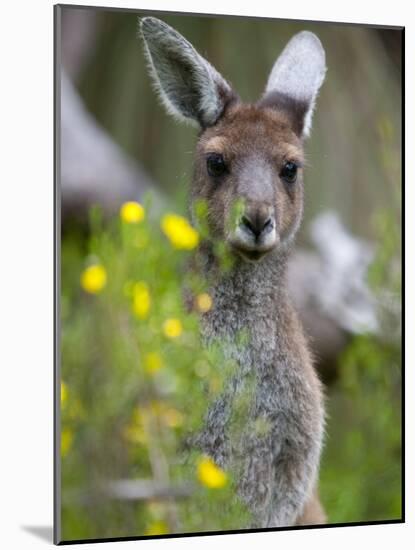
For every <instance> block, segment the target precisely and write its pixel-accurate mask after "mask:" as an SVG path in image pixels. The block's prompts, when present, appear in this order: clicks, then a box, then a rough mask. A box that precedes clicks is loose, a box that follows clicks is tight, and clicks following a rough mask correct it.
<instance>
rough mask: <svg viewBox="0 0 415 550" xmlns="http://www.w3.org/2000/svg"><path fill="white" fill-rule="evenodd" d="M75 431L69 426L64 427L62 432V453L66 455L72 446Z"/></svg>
mask: <svg viewBox="0 0 415 550" xmlns="http://www.w3.org/2000/svg"><path fill="white" fill-rule="evenodd" d="M72 441H73V432H72V430H70V429H69V428H64V429H63V430H62V432H61V455H62V456H66V455H67V454H68V451H69V449H70V448H71V446H72Z"/></svg>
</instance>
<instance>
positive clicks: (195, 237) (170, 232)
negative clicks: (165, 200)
mask: <svg viewBox="0 0 415 550" xmlns="http://www.w3.org/2000/svg"><path fill="white" fill-rule="evenodd" d="M161 228H162V230H163V232H164V234H165V235H166V237H168V239H169V240H170V242H171V243H172V245H173V246H174V247H175V248H179V249H184V250H192V249H193V248H196V246H197V245H198V244H199V233H198V232H197V231H196V229H194V228H193V227H192V226H191V225H190V223H189V222H188V221H187V220H186V218H183V217H182V216H178V215H176V214H166V215H165V216H163V219H162V220H161Z"/></svg>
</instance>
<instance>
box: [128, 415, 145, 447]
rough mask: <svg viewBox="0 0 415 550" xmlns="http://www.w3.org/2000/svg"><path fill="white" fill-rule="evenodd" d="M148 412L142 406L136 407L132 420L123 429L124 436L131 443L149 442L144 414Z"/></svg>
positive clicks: (143, 443)
mask: <svg viewBox="0 0 415 550" xmlns="http://www.w3.org/2000/svg"><path fill="white" fill-rule="evenodd" d="M145 414H146V412H145V410H144V409H143V408H142V407H136V408H135V409H134V412H133V414H132V416H131V421H130V422H129V424H127V426H125V428H124V429H123V436H124V438H125V439H126V440H127V441H130V442H131V443H136V444H137V443H138V444H141V445H147V444H148V437H147V432H146V429H145V426H144V416H145Z"/></svg>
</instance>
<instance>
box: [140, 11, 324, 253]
mask: <svg viewBox="0 0 415 550" xmlns="http://www.w3.org/2000/svg"><path fill="white" fill-rule="evenodd" d="M140 26H141V32H142V35H143V38H144V44H145V48H146V53H147V57H148V60H149V65H150V70H151V72H152V75H153V79H154V82H155V85H156V88H157V91H158V93H159V94H160V97H161V99H162V101H163V103H164V104H165V106H166V108H167V110H168V111H169V112H170V113H172V114H174V115H176V116H178V117H180V118H184V119H185V120H189V121H192V122H194V123H196V124H197V125H198V126H199V128H200V133H199V139H198V143H197V147H196V161H195V168H194V178H193V182H192V190H191V198H192V202H193V203H194V202H195V201H197V200H198V199H202V200H204V201H206V202H207V206H208V210H207V218H208V224H209V229H210V232H211V234H212V235H213V236H214V237H215V238H219V239H223V240H225V241H226V243H227V244H228V245H229V246H230V248H231V249H232V250H233V251H234V252H235V253H236V254H238V255H239V256H241V257H242V258H243V259H245V260H248V261H256V260H259V259H260V258H261V257H263V256H264V255H265V254H266V253H268V252H270V251H271V250H273V249H275V248H277V249H278V248H281V247H284V246H286V245H287V244H288V243H289V242H290V241H291V240H292V238H293V237H294V235H295V233H296V231H297V229H298V227H299V225H300V222H301V217H302V211H303V164H304V162H303V140H304V138H305V137H307V136H308V135H309V133H310V129H311V119H312V114H313V110H314V104H315V100H316V97H317V94H318V91H319V88H320V86H321V84H322V83H323V80H324V75H325V71H326V65H325V53H324V49H323V47H322V45H321V42H320V40H319V39H318V38H317V36H316V35H314V34H313V33H311V32H307V31H303V32H300V33H299V34H297V35H295V36H294V37H293V38H292V39H291V40H290V41H289V42H288V44H287V46H286V47H285V49H284V50H283V52H282V53H281V55H280V56H279V58H278V59H277V61H276V62H275V64H274V67H273V68H272V71H271V73H270V76H269V79H268V82H267V85H266V88H265V92H264V94H263V96H262V98H261V99H260V100H259V101H258V102H257V103H255V104H245V103H242V102H241V101H240V100H239V98H238V96H237V94H236V93H235V92H234V91H233V89H232V87H231V86H230V85H229V83H228V82H227V81H226V80H225V79H224V78H223V77H222V76H221V75H220V74H219V73H218V72H217V71H216V69H214V68H213V67H212V65H210V64H209V63H208V61H206V59H204V58H203V57H202V56H201V55H200V54H199V53H198V52H197V51H196V50H195V49H194V48H193V46H192V45H191V44H190V43H189V42H188V41H187V40H186V39H185V38H183V37H182V36H181V35H180V34H179V33H178V32H176V31H175V30H174V29H172V28H171V27H169V26H168V25H166V24H165V23H163V22H162V21H160V20H158V19H155V18H153V17H145V18H144V19H142V20H141V22H140ZM240 62H241V63H242V62H243V60H240ZM235 204H242V205H243V208H239V209H236V211H237V212H238V214H237V216H236V219H235Z"/></svg>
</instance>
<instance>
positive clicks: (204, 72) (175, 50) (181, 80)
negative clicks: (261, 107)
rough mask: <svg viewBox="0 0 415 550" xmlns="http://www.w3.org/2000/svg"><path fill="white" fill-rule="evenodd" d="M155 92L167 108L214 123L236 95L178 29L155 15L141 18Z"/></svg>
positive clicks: (208, 123)
mask: <svg viewBox="0 0 415 550" xmlns="http://www.w3.org/2000/svg"><path fill="white" fill-rule="evenodd" d="M140 30H141V34H142V37H143V39H144V45H145V51H146V54H147V59H148V62H149V66H150V72H151V74H152V76H153V79H154V83H155V86H156V89H157V91H158V92H159V94H160V97H161V99H162V102H163V103H164V105H165V107H166V108H167V111H168V112H169V113H171V114H173V115H176V116H178V117H179V118H184V119H190V120H191V121H196V122H198V123H199V124H200V126H202V127H207V126H213V125H214V124H215V123H216V122H217V120H218V119H219V117H220V116H221V114H222V113H223V111H224V109H225V107H226V105H227V103H228V102H229V101H230V100H231V99H233V98H235V97H236V96H235V94H234V92H233V91H232V88H231V87H230V85H229V84H228V83H227V82H226V80H225V79H224V78H222V76H221V75H220V74H219V73H218V72H217V71H216V69H214V68H213V67H212V65H210V63H208V61H206V59H204V58H203V57H202V56H201V55H199V54H198V53H197V51H196V50H195V49H194V48H193V46H192V45H191V44H190V43H189V42H188V41H187V40H186V39H185V38H183V36H181V35H180V34H179V33H178V32H177V31H175V30H174V29H172V28H171V27H169V25H167V24H166V23H164V22H163V21H160V20H159V19H156V18H154V17H144V18H143V19H141V21H140Z"/></svg>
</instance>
